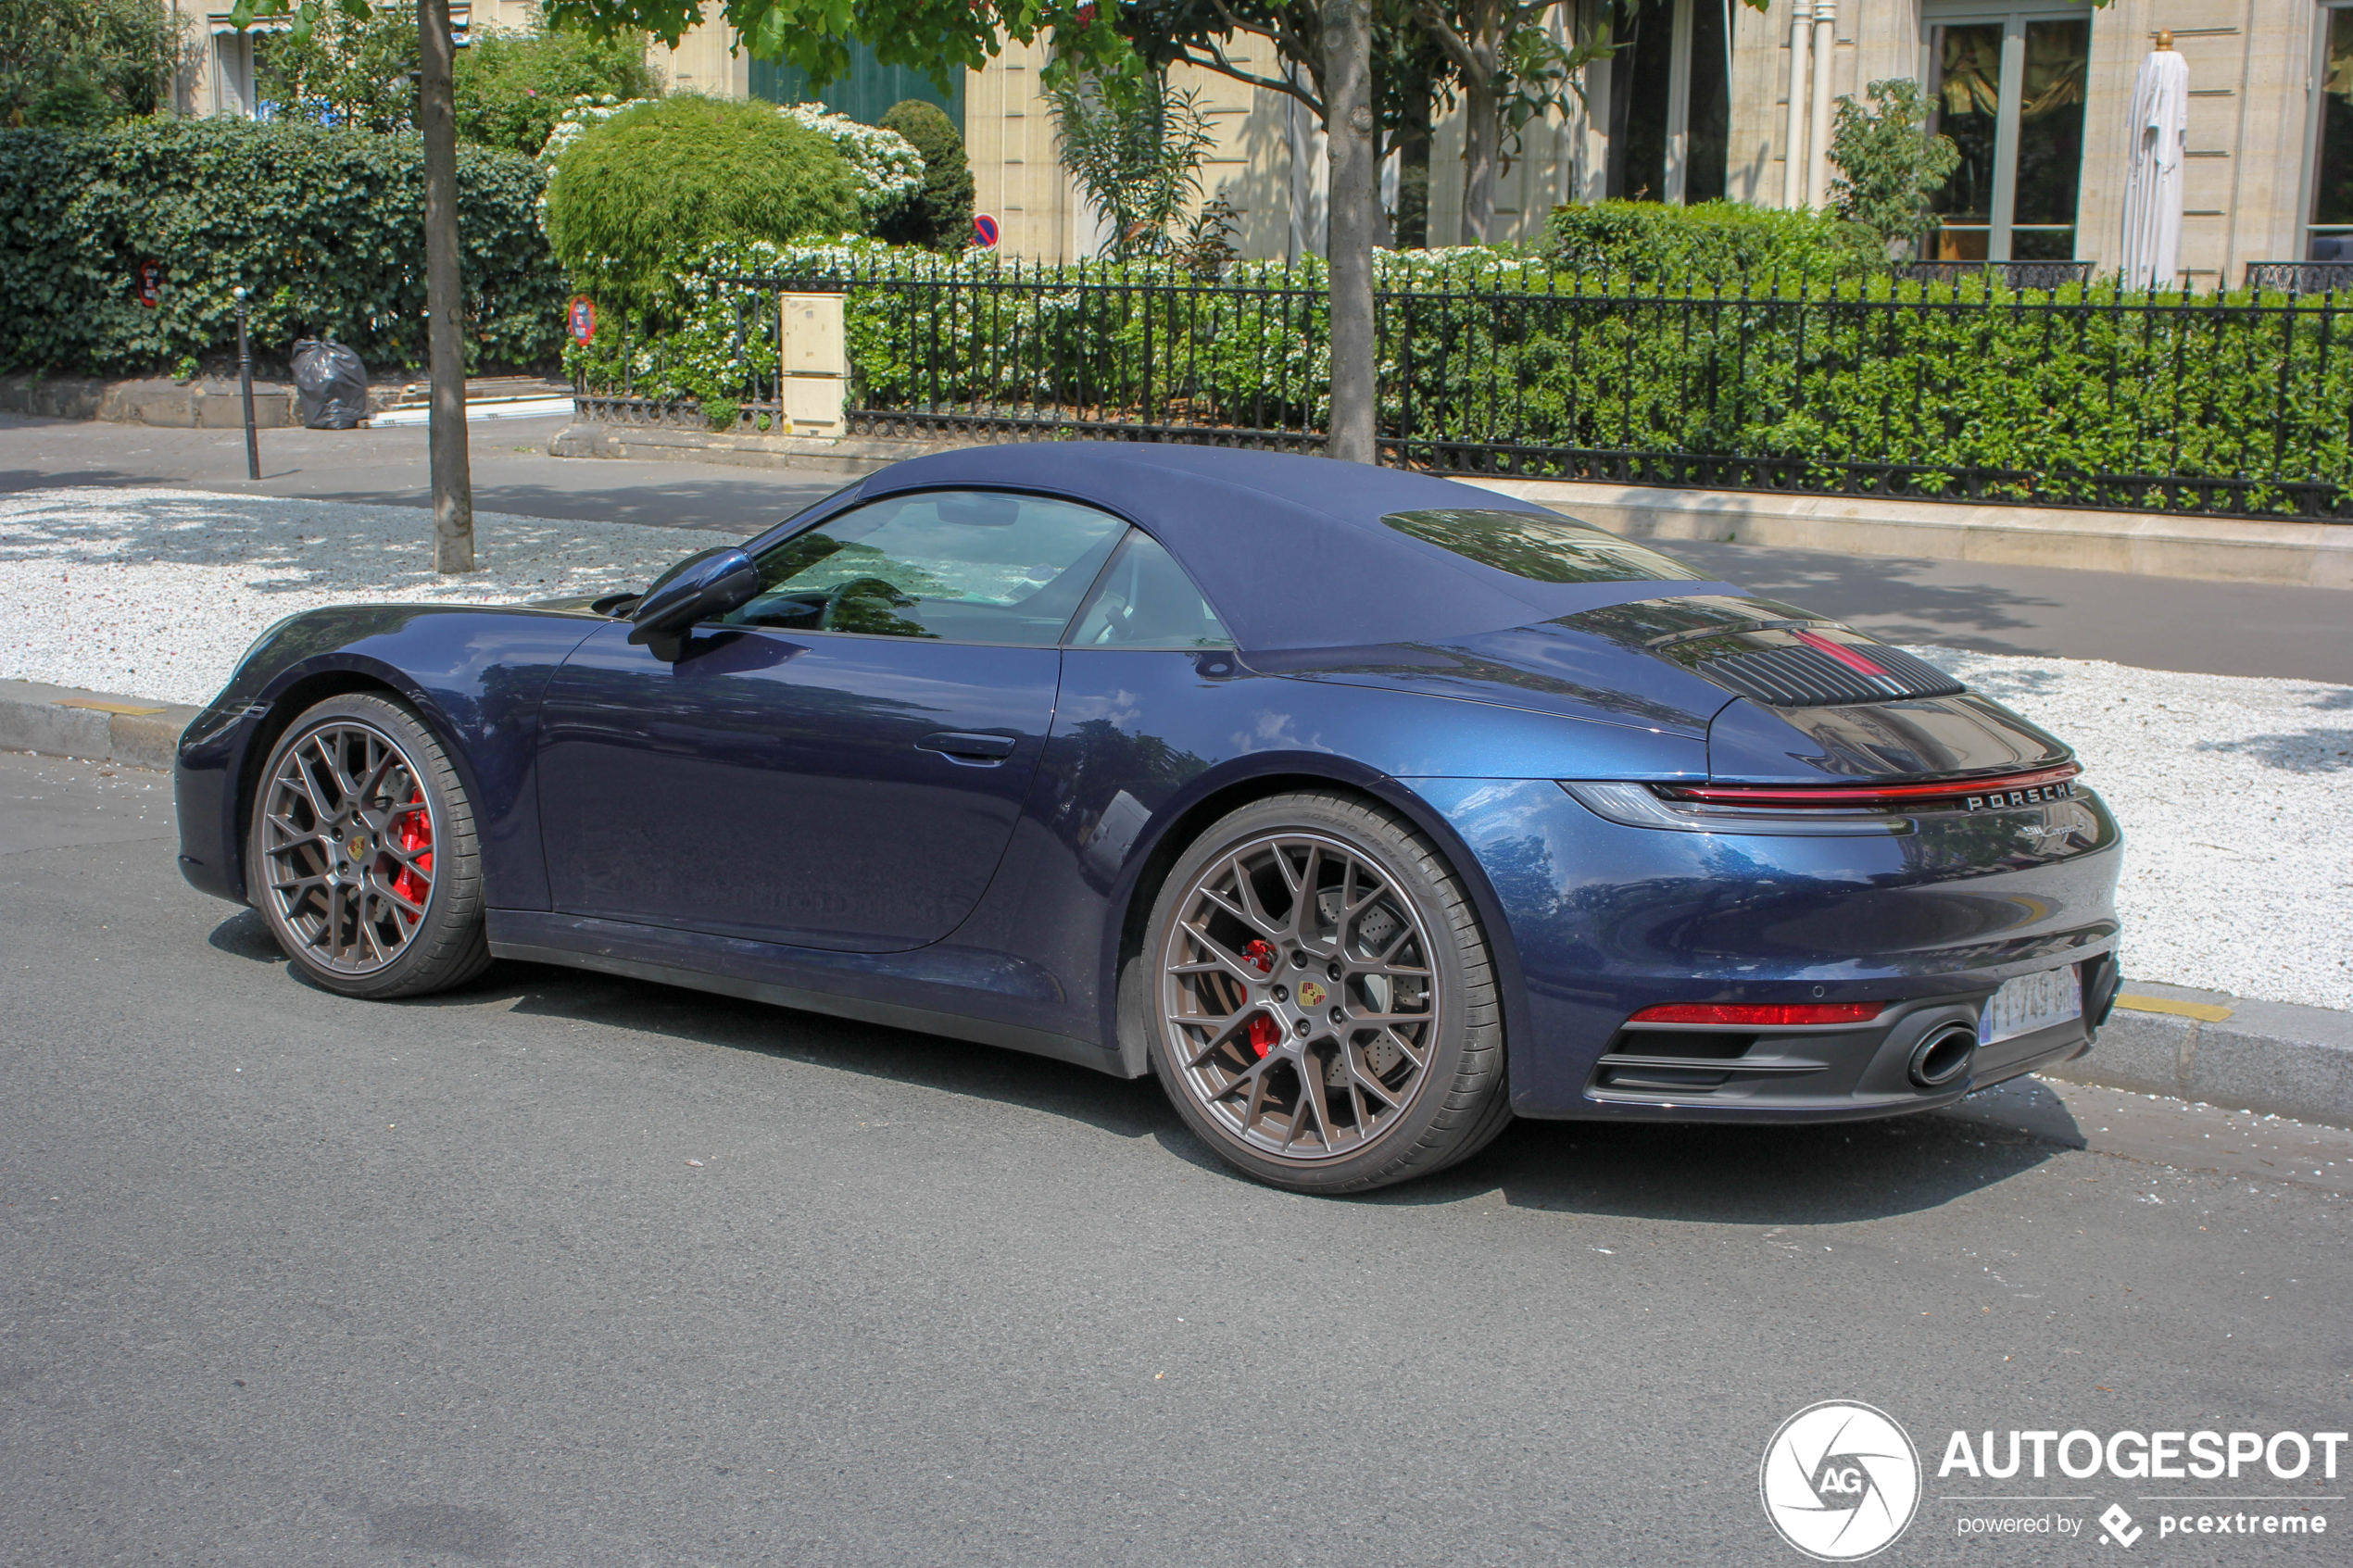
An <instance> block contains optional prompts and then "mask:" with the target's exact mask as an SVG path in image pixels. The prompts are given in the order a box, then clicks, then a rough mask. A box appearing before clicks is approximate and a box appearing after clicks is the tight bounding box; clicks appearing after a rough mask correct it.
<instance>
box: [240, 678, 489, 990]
mask: <svg viewBox="0 0 2353 1568" xmlns="http://www.w3.org/2000/svg"><path fill="white" fill-rule="evenodd" d="M247 851H248V852H247V855H246V858H245V865H246V884H247V888H248V890H249V891H250V893H251V895H252V897H253V901H254V903H255V905H256V906H257V907H258V908H259V909H260V910H261V918H262V920H263V921H264V922H267V923H268V925H269V927H270V932H271V935H273V936H275V937H276V938H277V939H278V946H279V947H282V948H283V949H284V951H285V954H286V957H287V958H289V959H291V960H293V961H294V963H295V964H296V967H298V968H299V969H300V970H301V971H302V972H303V973H304V974H306V975H308V977H309V978H310V979H311V980H313V981H315V982H316V983H317V984H319V985H321V986H324V987H325V988H326V989H328V990H330V991H335V992H340V993H341V994H342V995H344V996H346V997H413V996H420V995H422V994H423V993H425V992H428V991H440V990H445V989H447V987H449V986H452V985H459V984H460V983H461V982H464V981H466V980H470V979H472V977H473V976H475V975H476V974H479V973H481V972H482V971H483V970H484V968H485V967H487V966H488V964H489V962H490V947H489V942H488V938H487V934H486V931H485V929H484V920H483V892H482V866H481V857H480V853H479V850H478V848H477V847H476V844H475V839H474V822H473V811H472V808H471V806H470V805H469V804H468V802H467V800H466V792H465V789H464V787H463V786H462V785H461V784H459V779H458V773H457V770H456V769H454V768H452V767H451V766H450V763H449V757H448V754H447V752H446V751H444V750H443V749H442V746H441V743H440V742H439V741H437V740H435V739H434V736H433V733H432V732H431V731H429V730H427V729H426V728H425V727H424V725H423V724H422V723H421V722H419V721H418V720H417V718H416V716H415V715H414V714H412V713H410V712H409V710H408V709H405V708H402V707H400V706H399V705H398V704H396V703H394V702H390V701H387V700H386V699H384V698H383V697H380V696H369V695H365V694H359V693H355V694H352V695H349V696H336V697H330V698H328V699H327V700H326V701H324V702H321V703H320V704H318V705H317V706H316V707H314V708H311V709H308V711H306V712H305V713H303V714H302V716H301V717H299V718H297V719H296V721H294V722H293V723H292V724H291V725H289V726H288V727H287V729H286V733H285V734H283V736H281V737H280V738H279V741H278V744H277V746H274V747H273V748H272V749H271V753H270V760H269V762H268V764H267V765H266V766H265V767H264V768H263V770H262V774H261V787H260V788H259V789H258V791H256V793H255V797H254V803H253V828H252V834H251V836H250V838H249V839H248V840H247Z"/></svg>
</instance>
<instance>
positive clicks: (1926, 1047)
mask: <svg viewBox="0 0 2353 1568" xmlns="http://www.w3.org/2000/svg"><path fill="white" fill-rule="evenodd" d="M1976 1055H1977V1031H1976V1030H1975V1029H1973V1028H1971V1027H1970V1026H1969V1025H1968V1024H1966V1023H1947V1024H1945V1025H1944V1027H1942V1028H1940V1029H1934V1030H1931V1031H1930V1032H1929V1035H1928V1037H1927V1038H1926V1039H1924V1040H1922V1041H1921V1042H1920V1043H1919V1045H1917V1046H1914V1047H1912V1060H1911V1074H1912V1082H1913V1083H1915V1084H1917V1085H1919V1086H1920V1087H1921V1088H1923V1089H1942V1088H1948V1087H1950V1086H1951V1085H1955V1084H1957V1083H1959V1082H1960V1081H1961V1079H1962V1078H1963V1077H1964V1076H1965V1075H1967V1073H1969V1062H1970V1061H1971V1060H1973V1059H1974V1058H1975V1057H1976Z"/></svg>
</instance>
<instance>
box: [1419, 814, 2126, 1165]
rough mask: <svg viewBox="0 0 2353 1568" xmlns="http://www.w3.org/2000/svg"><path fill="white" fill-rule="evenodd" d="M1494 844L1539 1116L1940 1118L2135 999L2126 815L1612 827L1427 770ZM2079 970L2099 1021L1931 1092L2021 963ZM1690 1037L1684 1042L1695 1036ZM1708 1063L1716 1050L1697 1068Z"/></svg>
mask: <svg viewBox="0 0 2353 1568" xmlns="http://www.w3.org/2000/svg"><path fill="white" fill-rule="evenodd" d="M1414 787H1415V788H1416V790H1417V792H1418V793H1420V794H1421V796H1422V797H1423V798H1424V799H1426V800H1429V801H1431V802H1432V803H1433V804H1434V805H1436V806H1437V807H1438V809H1440V810H1441V812H1442V813H1443V814H1444V815H1445V816H1446V817H1447V819H1448V821H1449V822H1450V823H1451V824H1452V825H1453V828H1454V829H1455V831H1456V832H1457V833H1458V834H1460V835H1461V837H1462V839H1463V842H1464V843H1465V844H1466V846H1468V847H1469V848H1470V850H1471V852H1472V854H1473V855H1474V856H1475V857H1476V858H1477V859H1478V863H1479V868H1480V870H1481V871H1482V872H1484V873H1485V875H1486V878H1487V881H1488V883H1489V885H1490V887H1491V890H1492V892H1493V895H1494V902H1495V905H1496V907H1498V908H1500V909H1502V910H1503V912H1504V923H1505V925H1506V926H1507V928H1508V929H1507V930H1506V931H1505V932H1503V933H1496V934H1491V935H1495V936H1498V937H1500V938H1501V939H1502V940H1504V941H1506V942H1508V943H1509V944H1510V946H1511V947H1512V950H1513V953H1514V955H1515V956H1516V960H1517V968H1518V970H1519V971H1520V973H1521V975H1522V980H1523V986H1522V990H1523V994H1522V995H1521V996H1520V997H1518V998H1516V1001H1517V1003H1518V1005H1517V1006H1516V1008H1512V1009H1510V1010H1509V1012H1510V1016H1511V1035H1510V1039H1509V1041H1508V1045H1509V1048H1510V1052H1511V1077H1512V1107H1513V1109H1514V1110H1516V1112H1517V1113H1519V1114H1520V1115H1523V1116H1529V1117H1538V1118H1555V1119H1557V1118H1624V1119H1629V1120H1658V1121H1740V1122H1756V1121H1793V1122H1817V1121H1823V1122H1828V1121H1845V1120H1855V1119H1859V1118H1865V1117H1872V1116H1887V1115H1894V1114H1899V1113H1901V1112H1905V1111H1910V1110H1929V1109H1933V1108H1934V1107H1936V1106H1939V1105H1944V1104H1949V1103H1951V1102H1952V1101H1954V1100H1956V1099H1958V1098H1961V1096H1963V1095H1965V1094H1968V1093H1969V1092H1970V1091H1971V1090H1973V1089H1979V1088H1983V1087H1985V1086H1986V1085H1989V1084H1993V1083H1997V1082H1999V1081H2001V1080H2002V1079H2004V1078H2007V1077H2012V1076H2015V1075H2016V1074H2018V1073H2026V1072H2032V1071H2033V1070H2034V1069H2035V1068H2037V1067H2040V1066H2045V1065H2049V1064H2052V1063H2055V1062H2057V1061H2060V1060H2067V1059H2068V1058H2070V1057H2072V1056H2078V1055H2081V1054H2082V1052H2083V1050H2085V1049H2086V1048H2088V1047H2089V1045H2090V1042H2091V1037H2092V1033H2093V1032H2094V1031H2095V1029H2096V1028H2097V1024H2098V1022H2099V1019H2100V1018H2101V1016H2102V1015H2103V1012H2104V1009H2105V1007H2106V1005H2107V1003H2108V1001H2109V1000H2110V999H2112V997H2113V995H2114V991H2115V961H2114V952H2115V947H2116V936H2117V924H2116V916H2115V889H2116V878H2117V872H2118V867H2119V862H2120V856H2121V840H2120V836H2119V834H2117V831H2116V826H2115V822H2114V821H2113V819H2112V818H2110V817H2109V816H2108V811H2107V808H2106V807H2105V806H2104V805H2102V804H2101V803H2100V802H2099V801H2098V799H2097V797H2095V796H2092V795H2091V794H2090V793H2089V792H2084V793H2082V794H2079V795H2078V796H2077V797H2075V798H2076V806H2077V809H2078V815H2077V816H2076V817H2075V818H2074V819H2072V820H2074V821H2076V822H2082V813H2088V815H2089V818H2090V821H2091V826H2090V827H2089V828H2088V829H2087V830H2086V831H2084V832H2083V833H2082V834H2075V835H2072V836H2068V837H2064V838H2061V837H2056V836H2052V835H2050V834H2047V833H2045V832H2044V831H2042V830H2044V829H2045V828H2046V827H2047V826H2048V825H2049V824H2048V822H2047V821H2046V819H2045V818H2044V816H2043V815H2042V814H2041V812H2040V810H2039V809H2024V810H2020V811H2016V812H1999V813H1997V812H1993V811H1985V812H1980V813H1975V814H1972V815H1970V816H1969V817H1966V818H1963V819H1960V820H1958V821H1951V820H1947V821H1944V822H1936V821H1931V820H1930V819H1926V818H1924V819H1922V822H1923V826H1922V829H1921V831H1920V832H1918V833H1915V834H1906V835H1902V836H1886V837H1876V838H1789V837H1771V836H1765V835H1750V834H1700V833H1678V832H1668V831H1661V830H1655V829H1644V828H1633V827H1626V826H1622V825H1619V824H1617V823H1615V822H1604V820H1602V819H1601V818H1599V817H1597V816H1595V815H1593V814H1592V812H1590V811H1588V810H1586V809H1585V808H1584V807H1582V806H1580V805H1579V804H1578V803H1577V802H1576V801H1575V800H1574V799H1573V798H1571V797H1569V796H1568V795H1567V793H1566V792H1564V791H1563V790H1561V789H1560V788H1559V786H1558V785H1556V784H1552V783H1551V782H1550V781H1541V782H1533V783H1529V782H1518V781H1512V782H1499V781H1493V780H1487V781H1472V780H1442V781H1441V780H1427V779H1426V780H1418V781H1414ZM2070 964H2072V965H2076V966H2079V972H2080V975H2081V978H2082V984H2083V998H2084V1016H2083V1018H2082V1020H2080V1021H2077V1022H2072V1023H2069V1024H2062V1025H2058V1026H2055V1027H2054V1028H2051V1029H2046V1030H2044V1031H2040V1032H2038V1033H2036V1034H2033V1035H2023V1036H2020V1037H2018V1038H2016V1039H2012V1040H2008V1041H2004V1042H2002V1043H2000V1044H1999V1045H1996V1046H1993V1047H1983V1048H1982V1049H1980V1050H1979V1051H1978V1052H1977V1053H1976V1054H1975V1056H1974V1057H1973V1058H1972V1060H1971V1065H1970V1068H1969V1071H1968V1072H1967V1073H1963V1074H1962V1075H1961V1076H1960V1077H1959V1078H1958V1079H1957V1080H1955V1081H1953V1082H1950V1083H1947V1084H1945V1085H1943V1086H1941V1087H1937V1088H1933V1089H1924V1088H1921V1087H1919V1085H1917V1084H1915V1083H1913V1082H1912V1081H1911V1078H1910V1076H1909V1073H1908V1067H1909V1059H1910V1056H1911V1052H1912V1048H1913V1047H1914V1046H1915V1045H1917V1044H1919V1038H1920V1036H1921V1035H1922V1033H1923V1032H1924V1031H1926V1030H1929V1029H1931V1028H1934V1027H1936V1026H1937V1025H1938V1024H1939V1022H1948V1023H1949V1022H1957V1021H1967V1022H1969V1023H1970V1024H1971V1026H1972V1027H1973V1026H1974V1023H1975V1021H1976V1018H1977V1015H1978V1012H1979V1011H1980V1010H1982V1006H1983V1004H1984V1001H1985V998H1986V997H1989V996H1991V995H1992V994H1993V992H1994V989H1995V988H1996V987H1997V986H1999V985H2001V984H2002V983H2003V982H2004V981H2006V980H2009V979H2012V978H2014V977H2017V976H2019V975H2023V974H2031V973H2035V972H2041V971H2045V970H2052V969H2057V968H2060V967H2061V966H2064V965H2070ZM1819 1001H1831V1002H1843V1001H1869V1002H1877V1003H1880V1004H1882V1006H1881V1013H1880V1015H1879V1016H1878V1017H1877V1018H1875V1019H1874V1020H1873V1021H1872V1022H1870V1023H1869V1025H1866V1026H1861V1027H1857V1028H1849V1029H1836V1030H1823V1029H1814V1030H1810V1031H1808V1030H1802V1029H1801V1030H1777V1031H1768V1030H1749V1031H1745V1032H1743V1034H1741V1035H1740V1036H1739V1037H1736V1038H1733V1037H1725V1036H1724V1035H1722V1032H1718V1037H1717V1038H1714V1039H1712V1040H1703V1039H1701V1038H1699V1036H1700V1035H1703V1034H1705V1032H1694V1031H1682V1032H1674V1031H1661V1030H1654V1029H1648V1028H1642V1029H1630V1030H1629V1028H1628V1026H1627V1025H1628V1020H1629V1018H1630V1017H1631V1016H1632V1015H1633V1014H1634V1013H1635V1012H1636V1011H1638V1010H1642V1009H1643V1008H1647V1007H1651V1006H1655V1005H1657V1004H1660V1003H1667V1002H1819ZM1679 1034H1680V1038H1679V1037H1677V1036H1678V1035H1679ZM1694 1053H1705V1054H1703V1055H1700V1056H1699V1057H1698V1059H1697V1060H1682V1058H1684V1057H1690V1056H1692V1055H1693V1054H1694Z"/></svg>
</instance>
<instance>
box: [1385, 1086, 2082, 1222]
mask: <svg viewBox="0 0 2353 1568" xmlns="http://www.w3.org/2000/svg"><path fill="white" fill-rule="evenodd" d="M2046 1098H2047V1097H2046ZM2059 1114H2060V1116H2061V1118H2062V1119H2063V1118H2064V1116H2065V1112H2064V1110H2061V1111H2060V1113H2059ZM2070 1126H2071V1123H2070ZM2072 1147H2076V1148H2080V1147H2082V1146H2081V1143H2080V1141H2079V1142H2077V1143H2075V1144H2074V1145H2073V1146H2072ZM2068 1148H2070V1144H2069V1142H2068V1141H2066V1139H2065V1138H2064V1137H2063V1136H2061V1135H2059V1130H2058V1128H2057V1126H2056V1125H2050V1126H2046V1127H2038V1128H2037V1130H2036V1131H2032V1132H2030V1131H2028V1130H2026V1129H2025V1128H2024V1127H2022V1126H2018V1125H2012V1124H2009V1123H2008V1122H2007V1121H2005V1122H2004V1123H2001V1124H1988V1123H1985V1122H1984V1121H1982V1120H1978V1119H1973V1118H1972V1119H1963V1118H1961V1117H1958V1116H1952V1115H1941V1114H1936V1113H1925V1114H1919V1115H1910V1116H1896V1117H1889V1118H1886V1119H1884V1120H1881V1121H1872V1122H1845V1123H1826V1124H1816V1125H1812V1126H1785V1127H1782V1126H1740V1125H1715V1126H1704V1125H1691V1124H1676V1123H1634V1122H1529V1121H1521V1122H1516V1123H1513V1124H1512V1125H1511V1127H1510V1128H1509V1129H1507V1130H1506V1131H1505V1132H1504V1135H1503V1136H1502V1137H1500V1138H1498V1139H1497V1140H1496V1141H1495V1143H1494V1144H1493V1146H1492V1147H1491V1148H1489V1149H1488V1150H1487V1151H1486V1152H1485V1153H1483V1154H1481V1155H1479V1156H1478V1157H1477V1158H1476V1159H1474V1160H1468V1161H1466V1163H1464V1164H1463V1165H1461V1166H1459V1167H1457V1168H1456V1169H1454V1170H1453V1171H1448V1172H1444V1173H1441V1174H1439V1175H1438V1176H1436V1177H1435V1178H1433V1179H1431V1180H1429V1181H1427V1182H1422V1183H1418V1184H1416V1185H1412V1186H1405V1187H1399V1188H1395V1189H1392V1190H1390V1191H1387V1192H1382V1193H1378V1194H1375V1195H1374V1196H1373V1197H1372V1198H1369V1199H1367V1201H1371V1202H1385V1203H1401V1204H1429V1203H1455V1202H1462V1201H1465V1200H1466V1199H1469V1198H1478V1197H1481V1196H1484V1195H1486V1194H1489V1193H1498V1194H1500V1195H1501V1196H1502V1197H1503V1198H1504V1201H1505V1202H1506V1203H1509V1204H1511V1205H1512V1206H1514V1207H1515V1208H1522V1209H1555V1210H1567V1211H1572V1212H1577V1213H1587V1214H1617V1215H1622V1216H1625V1217H1628V1218H1632V1219H1647V1220H1683V1221H1691V1222H1694V1223H1706V1224H1761V1225H1781V1224H1806V1225H1814V1224H1845V1223H1853V1222H1855V1221H1858V1220H1880V1219H1887V1218H1890V1217H1892V1216H1894V1215H1897V1214H1907V1213H1912V1212H1916V1211H1918V1210H1923V1209H1934V1208H1937V1207H1939V1206H1941V1205H1943V1204H1945V1203H1950V1202H1952V1201H1953V1200H1954V1199H1956V1198H1965V1197H1967V1196H1969V1194H1971V1193H1974V1192H1980V1191H1982V1190H1984V1189H1985V1188H1988V1187H1992V1186H1995V1185H1999V1184H2001V1183H2003V1182H2006V1181H2007V1180H2009V1179H2010V1178H2011V1177H2013V1176H2016V1175H2018V1174H2020V1173H2021V1172H2024V1171H2029V1170H2032V1168H2034V1167H2035V1166H2037V1165H2040V1164H2042V1163H2043V1162H2044V1161H2045V1160H2050V1159H2052V1158H2053V1157H2054V1156H2057V1155H2058V1154H2062V1153H2064V1152H2066V1151H2067V1150H2068Z"/></svg>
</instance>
